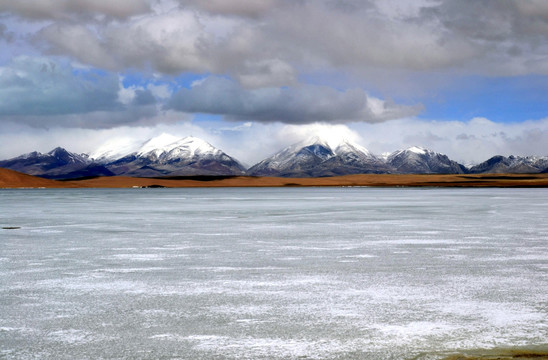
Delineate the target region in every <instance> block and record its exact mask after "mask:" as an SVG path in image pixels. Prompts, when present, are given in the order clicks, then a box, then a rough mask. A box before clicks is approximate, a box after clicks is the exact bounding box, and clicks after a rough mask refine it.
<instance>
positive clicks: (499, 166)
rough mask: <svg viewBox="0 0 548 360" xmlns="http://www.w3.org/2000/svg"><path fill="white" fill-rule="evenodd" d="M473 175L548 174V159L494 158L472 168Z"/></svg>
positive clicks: (526, 157) (532, 157)
mask: <svg viewBox="0 0 548 360" xmlns="http://www.w3.org/2000/svg"><path fill="white" fill-rule="evenodd" d="M470 172H471V173H473V174H481V173H492V174H497V173H498V174H500V173H518V174H519V173H521V174H526V173H545V172H548V157H547V156H544V157H537V156H513V155H511V156H509V157H505V156H500V155H497V156H493V157H492V158H490V159H489V160H486V161H484V162H482V163H481V164H478V165H476V166H472V167H471V168H470Z"/></svg>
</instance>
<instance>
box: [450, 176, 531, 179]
mask: <svg viewBox="0 0 548 360" xmlns="http://www.w3.org/2000/svg"><path fill="white" fill-rule="evenodd" d="M460 177H461V178H463V179H478V180H480V179H485V180H518V179H519V180H535V179H538V178H537V177H535V176H519V175H516V176H504V175H501V176H497V175H492V176H482V177H479V178H478V177H475V176H460Z"/></svg>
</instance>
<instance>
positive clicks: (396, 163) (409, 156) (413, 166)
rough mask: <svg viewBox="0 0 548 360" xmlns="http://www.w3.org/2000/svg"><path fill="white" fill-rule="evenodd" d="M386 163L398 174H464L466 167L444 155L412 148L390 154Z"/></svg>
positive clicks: (416, 147) (420, 148)
mask: <svg viewBox="0 0 548 360" xmlns="http://www.w3.org/2000/svg"><path fill="white" fill-rule="evenodd" d="M386 163H387V164H388V165H390V166H391V167H393V168H394V171H395V172H396V173H400V174H464V173H466V172H467V169H466V167H464V166H463V165H461V164H459V163H457V162H455V161H453V160H451V159H449V158H448V157H447V156H446V155H443V154H440V153H437V152H434V151H431V150H428V149H425V148H422V147H418V146H413V147H410V148H408V149H405V150H398V151H395V152H393V153H392V154H390V155H389V156H388V157H387V159H386Z"/></svg>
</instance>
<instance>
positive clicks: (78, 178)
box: [54, 175, 102, 181]
mask: <svg viewBox="0 0 548 360" xmlns="http://www.w3.org/2000/svg"><path fill="white" fill-rule="evenodd" d="M100 177H102V176H99V175H93V176H82V177H77V178H65V179H54V180H57V181H81V180H90V179H97V178H100Z"/></svg>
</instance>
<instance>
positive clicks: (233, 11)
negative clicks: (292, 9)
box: [180, 0, 279, 17]
mask: <svg viewBox="0 0 548 360" xmlns="http://www.w3.org/2000/svg"><path fill="white" fill-rule="evenodd" d="M180 3H181V4H182V5H184V6H186V5H190V6H193V7H195V8H197V9H200V10H202V11H206V12H210V13H214V14H219V15H227V16H244V17H260V16H263V15H265V14H266V13H267V12H268V11H270V10H272V9H273V8H275V6H276V5H277V3H279V1H277V0H231V1H226V0H209V1H200V0H191V1H186V0H184V1H182V0H181V1H180Z"/></svg>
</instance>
